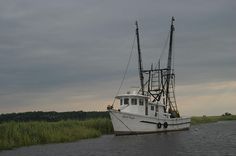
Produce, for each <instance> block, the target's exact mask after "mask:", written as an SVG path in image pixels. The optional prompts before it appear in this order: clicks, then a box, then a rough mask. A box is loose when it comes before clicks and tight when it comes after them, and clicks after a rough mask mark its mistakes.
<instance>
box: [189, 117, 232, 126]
mask: <svg viewBox="0 0 236 156" xmlns="http://www.w3.org/2000/svg"><path fill="white" fill-rule="evenodd" d="M227 120H236V115H229V116H202V117H192V118H191V124H192V125H196V124H203V123H211V122H217V121H227Z"/></svg>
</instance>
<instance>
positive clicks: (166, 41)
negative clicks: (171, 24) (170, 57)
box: [155, 33, 170, 69]
mask: <svg viewBox="0 0 236 156" xmlns="http://www.w3.org/2000/svg"><path fill="white" fill-rule="evenodd" d="M169 37H170V33H168V35H167V38H166V40H165V44H164V47H163V49H162V51H161V55H160V57H159V59H158V64H157V65H156V67H155V69H157V66H158V65H159V64H160V61H161V58H162V56H163V55H164V53H165V50H166V47H167V44H168V41H169Z"/></svg>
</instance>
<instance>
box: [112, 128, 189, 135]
mask: <svg viewBox="0 0 236 156" xmlns="http://www.w3.org/2000/svg"><path fill="white" fill-rule="evenodd" d="M188 129H189V127H187V128H181V129H175V130H167V129H166V130H161V131H148V132H145V131H144V132H143V131H139V132H134V131H132V132H131V131H114V134H115V135H116V136H119V135H137V134H152V133H162V132H174V131H182V130H188Z"/></svg>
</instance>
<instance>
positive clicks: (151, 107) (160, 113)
mask: <svg viewBox="0 0 236 156" xmlns="http://www.w3.org/2000/svg"><path fill="white" fill-rule="evenodd" d="M116 98H117V99H119V100H120V108H119V111H120V112H125V113H130V114H136V115H145V116H149V117H158V118H165V119H166V118H170V114H169V113H165V112H164V105H163V104H161V103H160V102H158V103H153V102H151V101H150V97H148V96H145V95H141V94H137V93H136V92H133V93H129V92H127V93H126V94H121V95H118V96H116Z"/></svg>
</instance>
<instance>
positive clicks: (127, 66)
mask: <svg viewBox="0 0 236 156" xmlns="http://www.w3.org/2000/svg"><path fill="white" fill-rule="evenodd" d="M134 44H135V35H134V39H133V44H132V48H131V52H130V55H129V60H128V63H127V65H126V68H125V72H124V75H123V78H122V81H121V83H120V87H119V89H118V90H117V92H116V95H115V97H116V96H117V95H118V94H119V92H120V89H121V87H122V85H123V83H124V80H125V77H126V74H127V71H128V68H129V64H130V61H131V57H132V54H133V49H134ZM115 97H114V100H113V103H112V107H113V106H114V103H115V100H116V98H115Z"/></svg>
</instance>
